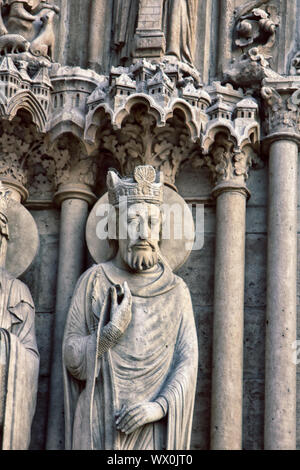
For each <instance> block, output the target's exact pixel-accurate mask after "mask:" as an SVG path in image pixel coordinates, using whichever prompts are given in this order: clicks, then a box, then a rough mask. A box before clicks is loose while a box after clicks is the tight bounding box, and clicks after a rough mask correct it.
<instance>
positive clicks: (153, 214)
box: [119, 203, 161, 272]
mask: <svg viewBox="0 0 300 470" xmlns="http://www.w3.org/2000/svg"><path fill="white" fill-rule="evenodd" d="M160 228H161V212H160V208H159V207H158V206H157V205H154V204H148V203H136V204H131V205H130V206H129V207H128V208H127V210H123V211H122V209H121V210H120V217H119V234H120V239H119V252H120V255H121V257H122V259H123V261H124V262H125V263H126V264H127V265H128V266H129V267H130V269H132V270H133V271H136V272H142V271H146V270H148V269H151V268H152V267H153V266H155V265H156V264H157V263H158V251H159V246H158V244H159V234H160Z"/></svg>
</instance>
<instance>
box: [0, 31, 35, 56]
mask: <svg viewBox="0 0 300 470" xmlns="http://www.w3.org/2000/svg"><path fill="white" fill-rule="evenodd" d="M29 46H30V43H29V42H28V41H26V39H25V38H23V36H20V35H19V34H7V35H6V36H1V37H0V50H1V51H2V53H3V52H4V54H16V53H17V54H18V53H21V52H26V51H28V50H29Z"/></svg>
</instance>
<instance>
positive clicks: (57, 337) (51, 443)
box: [46, 184, 96, 450]
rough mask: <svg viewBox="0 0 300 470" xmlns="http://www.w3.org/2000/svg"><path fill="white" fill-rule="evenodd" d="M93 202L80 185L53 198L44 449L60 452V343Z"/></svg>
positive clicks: (70, 186) (80, 266)
mask: <svg viewBox="0 0 300 470" xmlns="http://www.w3.org/2000/svg"><path fill="white" fill-rule="evenodd" d="M95 200H96V198H95V196H94V194H93V193H92V192H91V191H90V189H89V187H88V186H86V185H84V184H76V185H74V184H65V185H63V186H62V187H60V189H59V191H58V192H57V193H56V194H55V202H56V204H57V205H58V206H61V219H60V220H61V225H60V241H59V263H58V273H57V291H56V312H55V321H54V333H53V349H52V361H51V384H50V393H49V400H50V402H49V414H48V430H47V445H46V447H47V449H48V450H55V449H64V413H63V411H64V398H63V397H64V390H63V378H62V350H61V348H62V340H63V334H64V327H65V320H66V316H67V313H68V309H69V306H70V302H71V298H72V295H73V292H74V288H75V285H76V282H77V280H78V278H79V277H80V275H81V274H82V272H83V271H84V268H85V252H86V248H85V225H86V220H87V216H88V208H89V205H90V204H92V203H94V202H95Z"/></svg>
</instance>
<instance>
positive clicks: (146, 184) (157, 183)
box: [106, 165, 163, 206]
mask: <svg viewBox="0 0 300 470" xmlns="http://www.w3.org/2000/svg"><path fill="white" fill-rule="evenodd" d="M106 182H107V188H108V199H109V202H110V204H112V205H113V206H118V205H119V203H120V197H126V198H127V202H128V203H130V202H131V203H135V202H145V201H147V202H149V203H152V204H162V202H163V174H162V173H160V172H156V171H155V169H154V168H153V167H152V166H150V165H144V166H137V167H136V168H135V169H134V175H133V177H124V178H120V177H119V176H118V174H117V173H116V172H115V171H113V170H110V171H109V172H108V174H107V181H106Z"/></svg>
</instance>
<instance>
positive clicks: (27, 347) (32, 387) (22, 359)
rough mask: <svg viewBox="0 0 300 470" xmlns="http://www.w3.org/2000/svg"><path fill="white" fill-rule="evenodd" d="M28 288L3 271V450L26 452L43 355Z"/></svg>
mask: <svg viewBox="0 0 300 470" xmlns="http://www.w3.org/2000/svg"><path fill="white" fill-rule="evenodd" d="M34 318H35V311H34V304H33V300H32V297H31V295H30V292H29V290H28V288H27V286H26V285H25V284H23V283H22V282H21V281H19V280H18V279H14V278H13V277H12V276H10V275H9V274H8V273H7V272H6V271H5V270H0V440H1V445H0V448H1V449H2V450H26V449H27V448H28V446H29V444H30V431H31V423H32V419H33V415H34V412H35V405H36V394H37V385H38V371H39V353H38V350H37V344H36V337H35V326H34Z"/></svg>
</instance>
